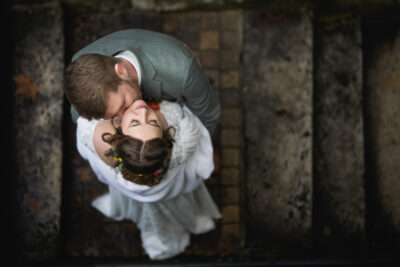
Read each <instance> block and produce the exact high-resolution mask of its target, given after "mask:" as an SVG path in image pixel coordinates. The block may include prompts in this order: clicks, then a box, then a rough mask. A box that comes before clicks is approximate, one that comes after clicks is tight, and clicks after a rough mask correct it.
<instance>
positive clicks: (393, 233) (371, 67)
mask: <svg viewBox="0 0 400 267" xmlns="http://www.w3.org/2000/svg"><path fill="white" fill-rule="evenodd" d="M368 26H369V28H368V31H367V33H366V36H367V39H368V46H367V47H366V50H365V51H366V55H367V57H366V59H367V62H366V69H365V73H366V92H365V98H366V99H365V100H366V101H365V103H366V115H367V116H366V125H367V127H366V130H367V136H366V138H367V139H366V144H367V152H368V153H367V160H368V165H367V171H368V180H367V182H368V188H369V192H370V197H369V208H370V209H369V210H370V214H371V215H372V216H373V217H372V218H371V217H370V220H371V231H373V232H375V234H376V235H377V238H379V239H381V238H383V240H381V242H384V243H386V244H390V242H389V241H390V240H388V239H387V237H388V238H389V239H393V238H395V239H396V238H397V241H396V242H397V244H399V241H400V198H399V189H400V164H399V162H400V120H399V118H400V104H399V103H400V75H399V74H400V33H399V29H400V25H399V23H398V24H395V23H391V24H382V25H379V24H378V25H375V26H373V25H368Z"/></svg>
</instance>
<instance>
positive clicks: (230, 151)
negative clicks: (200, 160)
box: [221, 148, 240, 166]
mask: <svg viewBox="0 0 400 267" xmlns="http://www.w3.org/2000/svg"><path fill="white" fill-rule="evenodd" d="M221 163H222V166H239V163H240V149H239V148H224V149H222V159H221Z"/></svg>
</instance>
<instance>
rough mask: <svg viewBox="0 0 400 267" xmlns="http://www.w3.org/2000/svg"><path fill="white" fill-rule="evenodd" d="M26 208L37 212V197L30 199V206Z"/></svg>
mask: <svg viewBox="0 0 400 267" xmlns="http://www.w3.org/2000/svg"><path fill="white" fill-rule="evenodd" d="M26 208H27V209H28V210H29V211H30V212H32V213H36V211H37V209H38V201H37V199H35V198H32V199H31V201H29V204H28V206H26Z"/></svg>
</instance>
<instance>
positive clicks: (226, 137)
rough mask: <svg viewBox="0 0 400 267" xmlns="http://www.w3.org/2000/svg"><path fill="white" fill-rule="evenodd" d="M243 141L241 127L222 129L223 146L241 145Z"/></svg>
mask: <svg viewBox="0 0 400 267" xmlns="http://www.w3.org/2000/svg"><path fill="white" fill-rule="evenodd" d="M240 143H241V132H240V130H239V129H222V131H221V144H222V146H234V147H239V146H240Z"/></svg>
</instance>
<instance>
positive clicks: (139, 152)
mask: <svg viewBox="0 0 400 267" xmlns="http://www.w3.org/2000/svg"><path fill="white" fill-rule="evenodd" d="M171 132H173V133H171ZM174 133H175V128H174V127H172V126H171V127H169V128H167V129H166V130H164V131H163V136H162V137H161V138H154V139H151V140H147V141H142V140H140V139H136V138H133V137H131V136H129V135H125V134H123V133H122V130H121V128H116V132H115V134H110V133H105V134H103V140H104V141H105V142H107V143H109V144H110V145H111V147H112V148H111V149H110V150H109V151H107V153H106V155H109V156H111V157H115V158H114V159H116V158H120V160H121V161H118V160H116V162H115V166H114V167H118V166H119V165H120V164H122V166H121V167H122V168H121V173H122V176H123V178H124V179H126V180H128V181H131V182H133V183H135V184H141V185H148V186H153V185H156V184H158V183H160V182H161V180H162V178H163V176H164V174H165V173H166V172H167V170H168V167H169V159H170V156H171V155H172V154H171V152H172V146H173V142H174V139H173V135H174Z"/></svg>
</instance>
